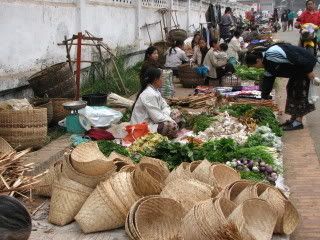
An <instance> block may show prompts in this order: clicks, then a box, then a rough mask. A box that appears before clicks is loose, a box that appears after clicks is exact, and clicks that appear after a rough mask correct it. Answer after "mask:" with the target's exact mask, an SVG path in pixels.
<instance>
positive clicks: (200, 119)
mask: <svg viewBox="0 0 320 240" xmlns="http://www.w3.org/2000/svg"><path fill="white" fill-rule="evenodd" d="M213 121H214V117H213V116H211V115H209V114H206V113H201V114H199V115H195V116H192V117H191V118H190V119H189V120H188V123H187V125H188V126H189V128H191V129H192V130H193V131H194V132H195V133H198V132H202V131H204V130H206V129H207V128H208V127H210V125H211V124H212V122H213Z"/></svg>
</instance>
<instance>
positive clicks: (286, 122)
mask: <svg viewBox="0 0 320 240" xmlns="http://www.w3.org/2000/svg"><path fill="white" fill-rule="evenodd" d="M293 121H294V120H293V119H288V120H287V121H285V122H284V123H282V124H280V127H285V126H288V125H290V124H291V123H293Z"/></svg>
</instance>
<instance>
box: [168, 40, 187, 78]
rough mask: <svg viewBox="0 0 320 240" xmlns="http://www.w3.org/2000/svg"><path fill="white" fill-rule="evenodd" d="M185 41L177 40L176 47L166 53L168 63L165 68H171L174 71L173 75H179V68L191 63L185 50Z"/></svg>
mask: <svg viewBox="0 0 320 240" xmlns="http://www.w3.org/2000/svg"><path fill="white" fill-rule="evenodd" d="M183 44H184V43H183V41H180V40H177V41H176V44H175V45H174V47H171V48H169V50H168V51H167V52H166V63H165V65H164V66H165V67H166V68H170V69H171V70H172V71H173V75H175V76H177V75H178V67H179V66H180V65H181V64H183V63H187V62H189V58H188V57H187V54H186V53H185V51H183V50H182V48H183Z"/></svg>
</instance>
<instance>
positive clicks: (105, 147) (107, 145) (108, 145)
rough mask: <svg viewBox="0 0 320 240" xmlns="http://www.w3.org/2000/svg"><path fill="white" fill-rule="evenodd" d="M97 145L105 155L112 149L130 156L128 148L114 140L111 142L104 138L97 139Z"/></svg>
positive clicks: (107, 155)
mask: <svg viewBox="0 0 320 240" xmlns="http://www.w3.org/2000/svg"><path fill="white" fill-rule="evenodd" d="M98 146H99V149H100V151H101V152H102V153H103V154H104V155H105V156H106V157H109V155H110V153H112V152H113V151H114V152H117V153H119V154H121V155H124V156H127V157H129V156H130V154H129V152H128V150H127V149H126V148H125V147H123V146H121V145H119V144H117V143H115V142H112V141H106V140H101V141H98Z"/></svg>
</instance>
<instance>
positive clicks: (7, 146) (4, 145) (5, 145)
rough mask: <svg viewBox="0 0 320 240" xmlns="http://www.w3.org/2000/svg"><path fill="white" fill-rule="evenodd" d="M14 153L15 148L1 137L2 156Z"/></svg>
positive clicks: (0, 153) (0, 149) (0, 152)
mask: <svg viewBox="0 0 320 240" xmlns="http://www.w3.org/2000/svg"><path fill="white" fill-rule="evenodd" d="M12 151H13V148H12V147H11V145H10V144H9V143H8V142H7V141H6V140H4V139H3V138H2V137H0V156H1V155H3V154H7V153H9V152H12Z"/></svg>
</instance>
